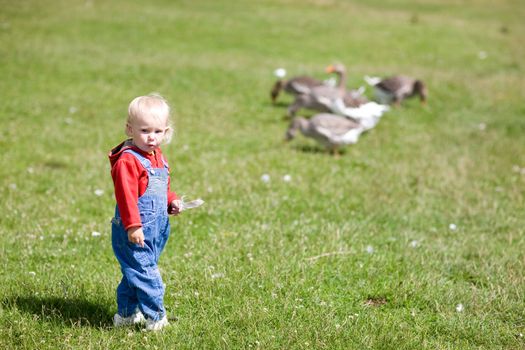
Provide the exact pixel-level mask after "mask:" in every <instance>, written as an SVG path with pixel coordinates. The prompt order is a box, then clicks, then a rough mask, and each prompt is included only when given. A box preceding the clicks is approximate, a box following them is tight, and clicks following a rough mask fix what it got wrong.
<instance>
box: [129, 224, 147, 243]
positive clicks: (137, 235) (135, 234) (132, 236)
mask: <svg viewBox="0 0 525 350" xmlns="http://www.w3.org/2000/svg"><path fill="white" fill-rule="evenodd" d="M128 241H130V242H131V243H135V244H138V245H140V246H141V247H144V231H142V227H130V228H129V230H128Z"/></svg>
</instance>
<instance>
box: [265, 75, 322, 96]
mask: <svg viewBox="0 0 525 350" xmlns="http://www.w3.org/2000/svg"><path fill="white" fill-rule="evenodd" d="M274 75H275V76H276V77H277V78H278V79H277V81H276V82H275V84H274V85H273V87H272V90H271V91H270V96H271V98H272V103H273V104H275V103H276V101H277V97H278V96H279V93H280V92H281V91H282V90H284V91H285V92H287V93H289V94H291V95H294V96H295V95H298V94H306V93H308V91H310V89H311V88H313V87H315V86H321V85H323V84H324V82H322V81H320V80H317V79H315V78H311V77H308V76H297V77H294V78H290V79H288V80H284V79H283V78H284V77H285V76H286V70H285V69H284V68H278V69H276V70H275V72H274Z"/></svg>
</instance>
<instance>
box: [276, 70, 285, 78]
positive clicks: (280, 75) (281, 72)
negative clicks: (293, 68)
mask: <svg viewBox="0 0 525 350" xmlns="http://www.w3.org/2000/svg"><path fill="white" fill-rule="evenodd" d="M273 74H274V75H275V76H276V77H277V78H281V79H282V78H284V77H285V76H286V69H284V68H277V69H276V70H275V71H274V72H273Z"/></svg>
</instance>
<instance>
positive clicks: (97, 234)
mask: <svg viewBox="0 0 525 350" xmlns="http://www.w3.org/2000/svg"><path fill="white" fill-rule="evenodd" d="M100 235H101V233H100V232H97V231H93V232H91V236H92V237H99V236H100Z"/></svg>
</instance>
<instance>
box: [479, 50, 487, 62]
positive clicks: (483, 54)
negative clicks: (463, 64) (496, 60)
mask: <svg viewBox="0 0 525 350" xmlns="http://www.w3.org/2000/svg"><path fill="white" fill-rule="evenodd" d="M487 57H488V54H487V53H486V52H485V51H480V52H478V58H479V59H480V60H484V59H486V58H487Z"/></svg>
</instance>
